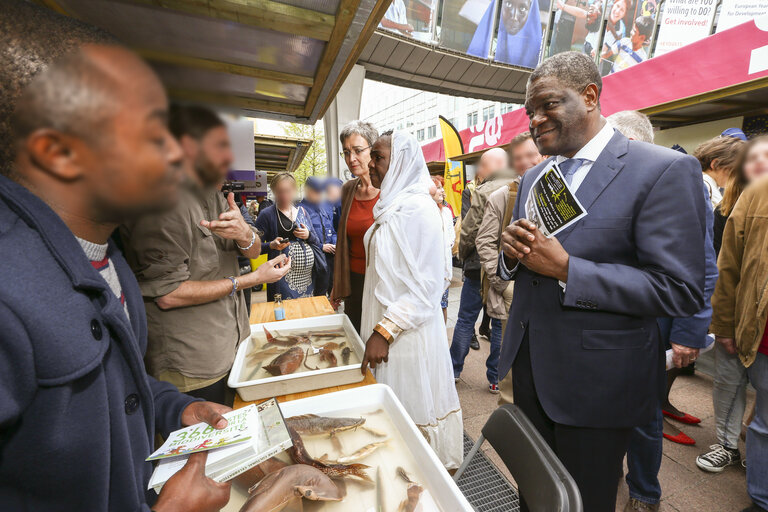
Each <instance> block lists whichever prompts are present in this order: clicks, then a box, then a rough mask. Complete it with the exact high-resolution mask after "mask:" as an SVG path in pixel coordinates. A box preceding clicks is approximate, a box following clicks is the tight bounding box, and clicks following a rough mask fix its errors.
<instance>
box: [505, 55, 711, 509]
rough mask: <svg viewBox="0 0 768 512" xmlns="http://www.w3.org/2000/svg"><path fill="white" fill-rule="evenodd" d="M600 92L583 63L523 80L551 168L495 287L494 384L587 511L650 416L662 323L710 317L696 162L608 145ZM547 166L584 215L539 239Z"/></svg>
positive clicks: (509, 240) (620, 142) (548, 67)
mask: <svg viewBox="0 0 768 512" xmlns="http://www.w3.org/2000/svg"><path fill="white" fill-rule="evenodd" d="M601 90H602V78H601V77H600V73H599V71H598V69H597V66H596V65H595V62H594V61H593V60H592V59H590V58H589V57H588V56H587V55H585V54H583V53H579V52H564V53H559V54H557V55H554V56H552V57H550V58H548V59H547V60H545V61H544V62H542V63H541V64H540V65H539V67H538V68H536V70H534V72H533V73H532V74H531V76H530V78H529V79H528V85H527V93H526V101H525V108H526V113H527V114H528V119H529V122H530V128H531V134H532V135H533V138H534V141H535V142H536V145H537V146H538V148H539V151H540V152H541V153H543V154H547V155H553V156H552V157H550V159H549V160H546V161H544V162H542V163H541V164H539V165H538V166H536V167H534V168H533V169H531V170H530V171H528V172H526V174H525V176H523V178H522V180H521V182H520V187H519V189H518V195H517V202H516V203H515V208H514V212H513V215H512V217H513V219H514V220H513V221H512V224H510V225H509V226H507V227H506V228H505V230H504V233H503V234H502V249H503V254H502V255H501V257H500V261H499V267H498V274H499V275H500V276H501V277H502V278H504V279H507V280H510V279H514V280H515V294H514V297H513V299H512V306H511V308H510V311H509V321H508V323H507V330H506V332H505V334H504V343H503V348H502V355H501V359H500V363H499V373H500V374H502V375H504V374H506V373H507V371H509V370H510V368H511V370H512V378H513V391H514V401H515V404H516V405H517V406H518V407H520V408H521V409H522V410H523V412H524V413H525V414H526V416H528V418H529V419H530V420H531V422H532V423H533V424H534V425H535V426H536V429H537V430H538V431H539V433H540V434H541V435H542V436H543V437H544V439H545V440H546V441H547V442H548V444H549V445H550V446H551V447H552V449H553V450H554V451H555V454H556V455H557V457H558V458H559V459H560V460H561V461H562V463H563V465H564V466H565V468H566V469H567V470H568V472H569V473H570V474H571V476H572V477H573V478H574V480H575V481H576V484H577V485H578V487H579V491H580V493H581V497H582V501H583V504H584V510H588V511H590V512H609V511H610V512H614V511H615V510H616V493H617V490H618V483H619V478H620V476H621V473H622V461H623V459H624V455H625V453H626V451H627V447H628V446H629V440H630V436H631V433H632V429H633V428H634V427H638V426H641V425H646V424H647V423H649V422H650V421H651V420H652V419H653V418H654V417H656V415H657V412H658V405H659V396H660V393H661V391H662V389H663V388H662V386H663V366H662V364H661V362H662V361H663V353H662V350H663V343H662V340H661V339H660V336H659V332H658V327H657V324H656V319H657V318H659V317H686V316H691V315H693V314H696V313H697V312H698V311H700V310H701V309H702V308H703V307H704V305H705V299H704V277H705V268H706V267H705V261H704V257H703V255H702V248H703V247H704V240H705V236H706V224H705V222H704V218H705V210H706V209H707V208H708V204H707V202H706V200H705V198H704V195H703V193H702V194H698V193H691V191H692V190H693V191H697V190H700V188H701V178H700V172H701V171H700V168H699V165H698V162H697V161H696V160H695V159H694V158H693V157H690V156H686V155H681V154H680V153H678V152H676V151H672V150H671V149H666V148H662V147H660V146H655V145H651V144H646V143H643V142H638V141H631V140H628V139H627V138H626V137H624V136H623V135H622V134H620V133H617V132H615V131H614V129H613V128H611V126H610V125H608V123H607V122H606V120H605V118H604V117H602V115H601V113H600V92H601ZM552 161H554V162H556V163H557V164H558V165H559V166H560V169H561V171H562V173H563V176H564V178H565V180H566V182H567V183H568V184H569V185H570V188H571V189H572V190H574V193H575V194H576V197H577V198H578V199H579V201H580V202H581V204H582V205H583V207H584V208H585V209H586V210H587V213H588V214H587V216H586V217H584V218H583V219H581V220H579V221H577V222H576V223H574V224H573V225H572V226H569V227H567V228H566V229H564V230H562V231H561V232H559V233H558V234H557V235H555V236H552V237H546V236H544V234H543V233H542V232H541V230H540V229H538V228H537V226H536V224H534V223H532V222H530V221H529V220H526V219H525V218H523V217H522V215H521V212H523V211H524V210H522V208H523V205H525V203H526V201H527V199H528V197H529V195H530V192H531V187H532V186H533V184H534V182H535V178H537V177H538V175H539V172H540V171H541V170H542V169H543V168H544V166H545V165H547V164H548V163H550V162H552ZM523 215H524V214H523ZM630 227H631V229H632V236H628V229H629V228H630ZM593 228H598V229H593ZM525 492H526V491H525V489H521V493H522V495H523V496H525ZM521 501H522V500H521ZM521 508H522V509H523V510H525V509H526V508H527V507H525V505H524V504H523V507H521Z"/></svg>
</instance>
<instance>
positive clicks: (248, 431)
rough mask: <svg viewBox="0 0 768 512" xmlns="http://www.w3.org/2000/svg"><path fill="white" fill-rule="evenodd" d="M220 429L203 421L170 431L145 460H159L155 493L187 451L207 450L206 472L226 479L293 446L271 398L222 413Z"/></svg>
mask: <svg viewBox="0 0 768 512" xmlns="http://www.w3.org/2000/svg"><path fill="white" fill-rule="evenodd" d="M224 418H226V420H227V422H228V424H227V426H226V427H225V428H223V429H221V430H217V429H214V428H213V427H211V426H210V425H207V424H205V423H198V424H197V425H192V426H190V427H186V428H183V429H181V430H177V431H175V432H173V433H172V434H171V435H170V436H169V437H168V439H167V440H166V441H165V443H163V446H161V447H160V449H159V450H157V451H156V452H155V453H153V454H152V455H150V456H149V457H148V458H147V460H159V461H160V462H159V463H158V464H157V466H156V467H155V471H154V472H153V473H152V477H151V478H150V480H149V488H151V489H154V490H155V491H157V492H158V493H159V492H160V489H161V488H162V487H163V485H164V484H165V482H167V481H168V479H169V478H171V477H172V476H173V475H175V474H176V473H177V472H178V471H179V470H181V468H183V467H184V465H185V464H186V463H187V459H188V458H189V455H190V454H192V453H196V452H200V451H208V458H207V460H206V463H205V474H206V476H208V477H209V478H212V479H213V480H215V481H217V482H225V481H227V480H230V479H232V478H234V477H236V476H237V475H239V474H240V473H243V472H245V471H247V470H249V469H250V468H252V467H254V466H256V465H258V464H261V463H262V462H264V461H265V460H267V459H269V458H270V457H274V456H275V455H277V454H278V453H280V452H282V451H285V450H286V449H288V448H290V447H291V446H292V442H291V438H290V435H289V433H288V429H287V428H286V426H285V419H284V418H283V413H282V412H281V411H280V406H279V405H278V404H277V400H275V399H274V398H272V399H271V400H267V401H266V402H264V403H262V404H259V405H249V406H247V407H243V408H242V409H237V410H235V411H231V412H228V413H226V414H224Z"/></svg>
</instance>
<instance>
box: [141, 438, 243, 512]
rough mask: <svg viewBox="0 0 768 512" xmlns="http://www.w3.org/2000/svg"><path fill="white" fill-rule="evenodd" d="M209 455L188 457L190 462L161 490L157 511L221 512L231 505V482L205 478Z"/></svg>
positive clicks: (206, 453) (204, 453)
mask: <svg viewBox="0 0 768 512" xmlns="http://www.w3.org/2000/svg"><path fill="white" fill-rule="evenodd" d="M207 459H208V452H197V453H193V454H192V455H190V456H189V459H188V460H187V463H186V464H185V465H184V467H183V468H181V469H180V470H179V471H178V472H177V473H176V474H175V475H173V476H172V477H171V478H169V479H168V481H167V482H166V483H165V485H164V486H163V490H162V491H160V496H159V497H158V498H157V503H155V505H154V506H153V507H152V510H154V511H156V512H218V511H219V510H221V509H222V508H223V507H224V506H225V505H226V504H227V502H229V491H230V484H229V483H218V482H215V481H213V480H211V479H210V478H208V477H207V476H205V461H206V460H207Z"/></svg>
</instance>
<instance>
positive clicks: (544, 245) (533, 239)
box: [501, 219, 568, 283]
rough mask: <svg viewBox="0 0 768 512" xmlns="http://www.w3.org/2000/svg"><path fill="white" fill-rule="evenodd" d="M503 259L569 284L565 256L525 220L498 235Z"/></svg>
mask: <svg viewBox="0 0 768 512" xmlns="http://www.w3.org/2000/svg"><path fill="white" fill-rule="evenodd" d="M501 247H502V250H503V251H504V255H505V256H507V257H508V258H511V259H513V260H517V261H519V262H520V263H522V264H523V265H525V266H526V267H528V268H529V269H530V270H532V271H533V272H536V273H538V274H541V275H543V276H548V277H554V278H555V279H558V280H560V281H562V282H564V283H565V282H567V281H568V253H567V252H566V251H565V249H563V246H562V245H560V241H559V240H558V239H557V238H555V237H551V238H547V237H546V236H544V235H543V234H542V232H541V231H540V230H539V229H537V228H536V224H534V223H533V222H531V221H529V220H526V219H518V220H516V221H515V222H513V223H512V224H510V225H509V226H507V227H506V228H505V229H504V232H503V233H502V235H501Z"/></svg>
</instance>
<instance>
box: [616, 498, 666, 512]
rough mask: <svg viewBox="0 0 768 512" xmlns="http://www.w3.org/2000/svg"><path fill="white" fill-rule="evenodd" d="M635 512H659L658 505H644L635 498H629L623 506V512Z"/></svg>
mask: <svg viewBox="0 0 768 512" xmlns="http://www.w3.org/2000/svg"><path fill="white" fill-rule="evenodd" d="M636 510H640V511H641V512H645V511H648V512H658V510H659V504H658V503H646V502H644V501H640V500H638V499H636V498H629V501H628V502H627V504H626V505H625V506H624V512H634V511H636Z"/></svg>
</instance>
